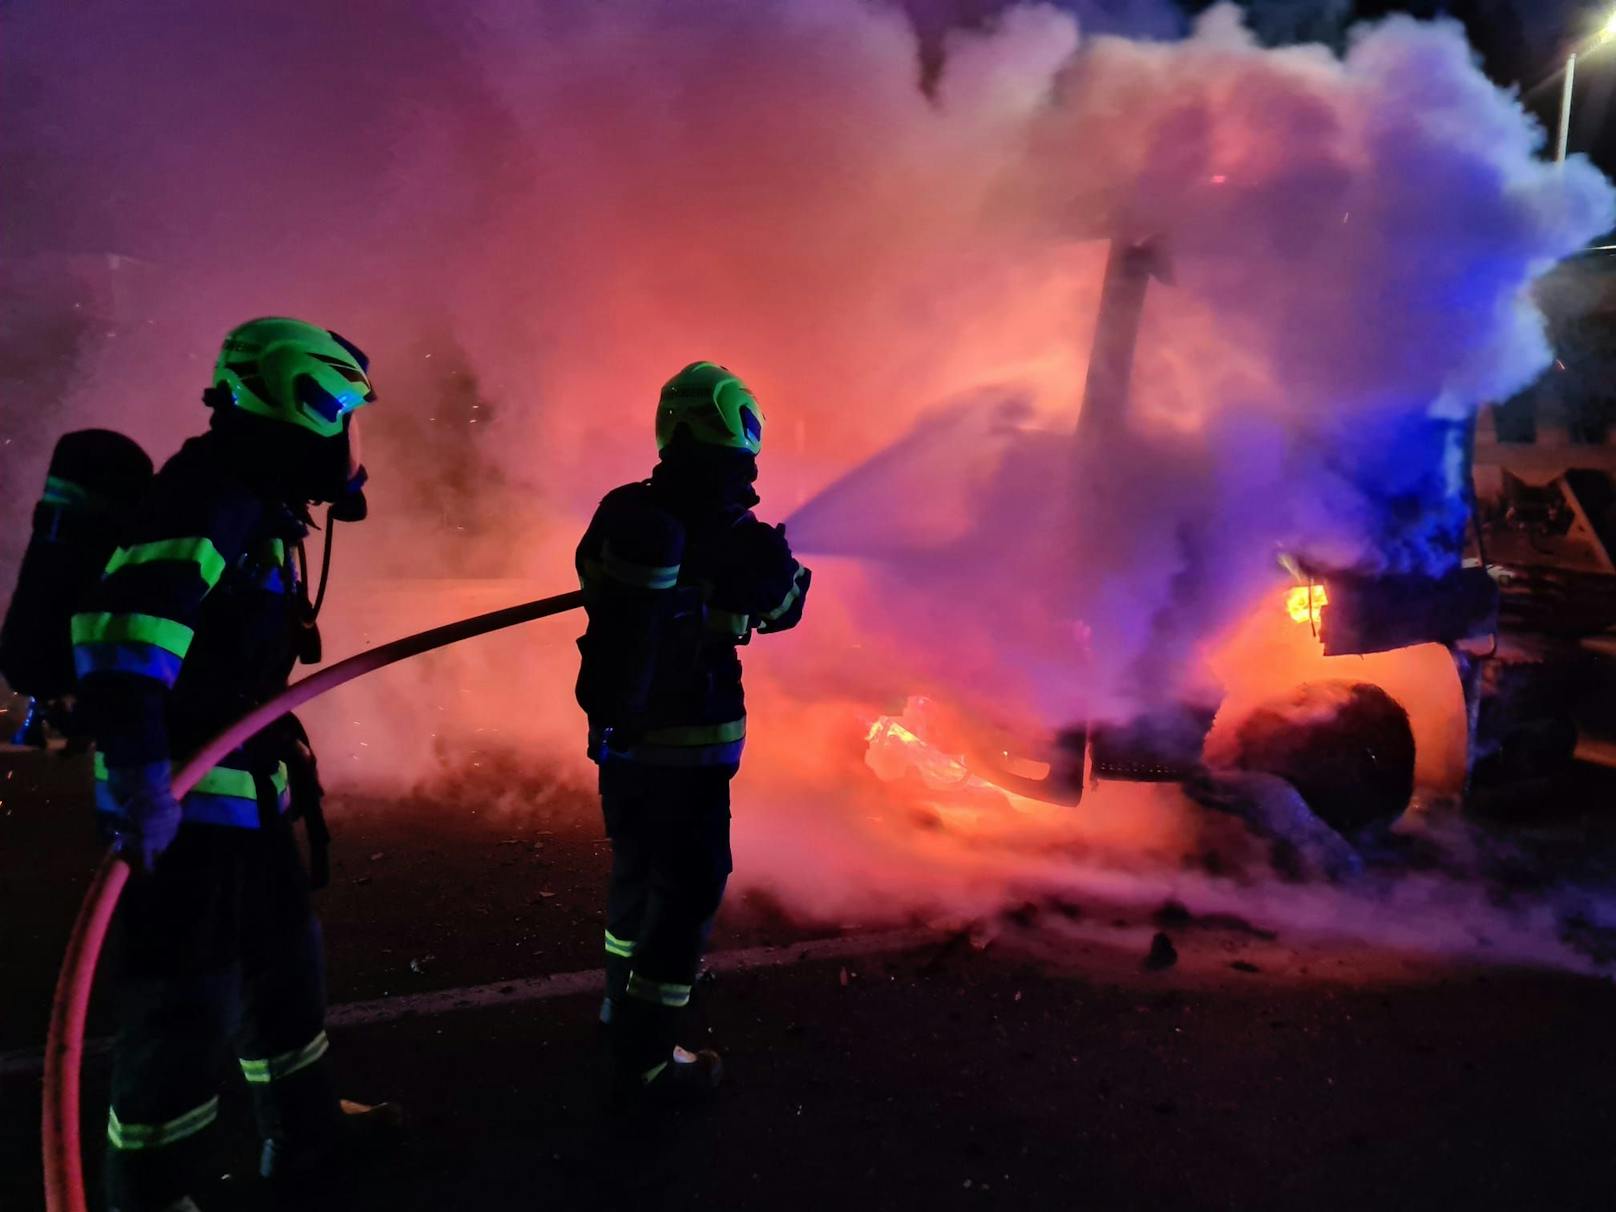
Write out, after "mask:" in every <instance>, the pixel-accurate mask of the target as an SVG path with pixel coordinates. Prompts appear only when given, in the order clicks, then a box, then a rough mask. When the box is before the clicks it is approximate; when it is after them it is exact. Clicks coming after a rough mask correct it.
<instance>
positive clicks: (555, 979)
mask: <svg viewBox="0 0 1616 1212" xmlns="http://www.w3.org/2000/svg"><path fill="white" fill-rule="evenodd" d="M938 938H939V936H938V934H937V932H936V931H933V930H889V931H885V932H883V933H880V934H850V935H844V936H842V937H839V938H822V939H810V940H808V941H807V942H802V943H788V944H786V945H784V946H780V947H747V948H744V949H742V950H740V951H719V952H716V953H714V954H712V955H709V956H708V957H707V958H706V960H705V961H703V962H704V966H705V967H707V968H709V969H711V970H712V971H714V972H744V971H747V970H748V969H753V968H784V967H786V966H788V965H790V964H801V963H809V962H811V961H813V960H826V959H855V958H858V957H859V956H865V955H880V954H883V953H888V952H895V951H911V950H913V949H914V948H916V947H920V946H924V945H925V944H926V943H929V942H936V941H938ZM604 982H605V976H604V975H603V973H602V972H601V970H600V969H598V968H592V969H590V970H588V971H586V972H557V973H555V974H553V975H551V976H534V977H528V978H526V979H523V980H512V981H495V982H493V983H492V984H488V985H468V986H466V987H464V988H460V989H438V990H435V991H433V992H429V993H406V994H403V995H401V996H399V997H383V998H377V999H376V1000H375V1001H368V1002H348V1003H347V1004H346V1005H341V1006H333V1007H331V1009H330V1010H329V1011H327V1012H326V1018H325V1021H326V1026H327V1027H338V1028H346V1027H361V1026H369V1025H371V1024H374V1023H391V1022H396V1021H397V1020H399V1019H401V1018H423V1017H430V1016H431V1015H434V1014H453V1013H455V1012H456V1011H459V1010H486V1009H488V1008H489V1007H492V1006H517V1005H521V1004H523V1003H526V1002H541V1001H546V1000H548V999H550V998H555V997H575V996H578V995H580V994H585V993H599V992H600V991H601V990H602V988H603V986H604ZM111 1048H112V1040H111V1039H110V1038H107V1037H105V1036H102V1037H100V1038H97V1039H90V1040H85V1041H84V1055H85V1056H86V1057H92V1056H101V1055H104V1054H105V1053H107V1052H108V1051H110V1050H111ZM44 1068H45V1061H44V1054H43V1053H42V1052H40V1051H38V1050H36V1049H27V1048H23V1049H18V1050H16V1051H13V1052H0V1078H7V1077H37V1076H39V1075H40V1074H41V1073H42V1072H43V1071H44Z"/></svg>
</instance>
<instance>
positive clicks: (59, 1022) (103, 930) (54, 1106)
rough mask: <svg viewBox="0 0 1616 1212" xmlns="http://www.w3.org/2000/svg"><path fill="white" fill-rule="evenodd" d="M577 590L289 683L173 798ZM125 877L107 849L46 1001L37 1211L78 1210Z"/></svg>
mask: <svg viewBox="0 0 1616 1212" xmlns="http://www.w3.org/2000/svg"><path fill="white" fill-rule="evenodd" d="M583 601H584V598H583V594H582V593H581V592H579V591H576V590H575V591H574V592H572V593H562V594H557V595H555V596H554V597H548V598H541V599H539V600H538V601H536V602H525V603H523V604H522V605H520V606H510V607H507V608H506V609H504V610H495V611H491V612H490V613H488V614H480V615H477V616H475V617H473V618H469V619H462V620H460V621H459V622H456V623H448V624H446V625H444V626H442V627H434V628H432V629H431V630H430V631H423V632H420V633H418V634H416V635H411V636H405V637H404V638H403V639H400V640H394V641H393V642H392V643H390V644H383V645H382V646H381V647H379V648H372V649H370V650H369V651H368V652H361V653H358V654H356V655H354V656H351V657H348V658H347V659H346V660H343V661H338V662H337V663H336V664H334V665H328V666H326V667H325V668H324V669H321V670H319V671H318V672H315V673H311V674H310V675H309V676H308V677H306V678H303V679H302V680H301V681H298V682H294V683H293V684H292V685H290V686H288V687H287V688H286V689H285V690H283V691H282V692H281V693H280V694H278V695H276V696H275V697H274V698H272V699H270V700H269V701H268V702H267V703H265V704H263V705H262V706H261V707H258V708H255V709H254V710H253V711H250V712H248V713H247V714H246V715H245V716H243V717H242V718H241V719H240V720H238V721H236V723H234V724H232V725H231V726H230V727H229V728H227V729H225V730H224V731H223V732H221V733H220V734H219V735H218V736H217V737H215V738H214V739H213V740H211V741H209V742H208V743H207V744H206V745H204V746H203V747H202V748H201V749H200V750H198V751H197V752H196V754H195V755H193V756H192V758H191V759H190V760H189V761H188V762H186V763H185V765H183V766H182V767H180V769H179V771H178V772H177V773H176V774H175V775H174V795H175V798H177V799H178V798H184V796H185V795H186V793H187V792H189V791H190V790H191V789H192V788H193V787H195V786H196V784H197V781H198V780H199V779H201V777H202V776H203V775H204V774H206V773H207V772H208V771H209V770H211V769H212V768H213V767H214V766H215V765H217V764H218V762H219V761H220V759H222V758H223V757H225V756H226V755H227V754H229V753H230V752H231V751H232V750H234V749H235V748H237V747H238V746H239V745H241V744H242V743H243V742H244V741H246V740H247V739H248V738H250V737H252V736H254V735H255V734H256V733H258V732H259V731H260V730H261V729H263V728H264V727H265V726H266V725H268V724H271V723H273V722H274V721H275V720H277V719H279V718H280V717H281V716H283V715H285V714H286V713H287V712H288V711H294V710H296V709H297V708H298V707H301V706H302V705H303V704H304V703H307V702H309V701H310V700H311V699H315V698H318V697H319V696H320V695H322V694H324V693H325V692H326V691H328V690H335V689H336V688H337V687H338V686H341V685H342V684H343V683H345V682H351V681H353V679H355V678H357V677H363V676H364V675H365V674H367V673H372V672H374V671H375V670H378V669H381V668H383V667H384V666H387V665H392V664H395V663H397V662H399V661H403V660H407V659H409V658H410V657H413V656H419V655H420V654H421V653H423V652H431V651H432V650H433V649H437V648H444V647H447V646H448V645H450V644H457V643H459V642H460V641H461V640H469V639H472V638H473V637H475V636H480V635H487V634H488V633H489V632H491V631H500V630H502V629H504V628H506V627H515V626H517V625H518V624H521V623H529V622H532V621H533V620H535V619H543V618H548V617H549V616H551V615H556V614H564V613H566V612H567V611H569V610H575V609H576V608H578V607H579V606H582V605H583ZM128 879H129V864H128V862H127V861H125V860H124V858H123V857H122V856H121V855H120V854H119V853H118V851H117V849H116V848H113V849H112V850H110V851H108V853H107V855H106V857H105V858H103V859H102V860H101V865H100V867H99V868H97V870H96V873H95V878H94V880H93V881H92V882H91V884H90V890H89V891H88V892H87V893H85V896H84V903H83V904H82V905H81V906H80V907H79V914H78V918H77V919H76V920H75V921H74V923H73V933H72V935H71V936H70V937H69V938H68V943H67V953H66V955H65V956H64V957H63V959H62V970H61V973H60V975H59V976H58V977H57V981H56V996H55V1000H54V1001H53V1002H52V1003H51V1017H50V1030H49V1033H48V1035H47V1036H46V1041H45V1090H44V1116H43V1124H42V1129H43V1131H42V1144H43V1151H44V1162H45V1206H46V1208H47V1209H48V1210H49V1212H85V1207H86V1205H85V1201H84V1158H83V1154H82V1151H81V1148H80V1141H79V1070H80V1067H81V1064H82V1062H83V1059H84V1022H85V1018H86V1016H87V1015H88V1012H89V1008H90V988H91V985H92V983H93V981H94V979H95V966H96V962H97V961H98V960H99V959H100V957H101V946H102V944H103V943H104V942H105V941H106V936H107V927H108V926H109V925H110V923H111V921H112V913H113V910H114V909H115V908H117V904H118V897H119V894H121V893H122V892H123V887H124V884H125V883H126V882H127V881H128Z"/></svg>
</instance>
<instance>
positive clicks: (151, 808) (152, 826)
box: [107, 762, 180, 875]
mask: <svg viewBox="0 0 1616 1212" xmlns="http://www.w3.org/2000/svg"><path fill="white" fill-rule="evenodd" d="M170 780H171V775H170V771H169V766H168V763H167V762H151V763H148V764H147V765H144V766H124V767H115V768H113V769H112V770H109V771H108V772H107V784H108V787H109V788H110V790H111V791H112V794H113V797H114V798H115V799H116V800H117V801H118V807H119V809H120V811H121V812H122V815H123V822H122V823H121V824H120V825H119V828H118V848H119V850H120V851H121V852H122V853H123V854H124V856H125V857H126V858H128V859H129V861H130V862H131V863H133V864H135V865H136V866H138V867H139V868H140V869H141V870H142V871H144V872H146V873H147V874H148V875H150V874H151V873H152V872H153V871H154V870H156V867H157V860H158V859H159V858H160V857H161V856H162V853H163V851H165V850H167V849H168V848H169V846H170V845H171V844H172V843H173V841H174V836H175V835H176V834H177V833H179V831H180V802H179V801H178V800H177V799H175V798H174V787H173V784H172V782H171V781H170Z"/></svg>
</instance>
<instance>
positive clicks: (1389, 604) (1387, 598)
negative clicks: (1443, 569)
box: [1319, 568, 1498, 656]
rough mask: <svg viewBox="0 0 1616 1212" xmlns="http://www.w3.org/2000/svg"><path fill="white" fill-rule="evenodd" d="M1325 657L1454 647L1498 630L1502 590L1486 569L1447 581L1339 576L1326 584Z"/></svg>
mask: <svg viewBox="0 0 1616 1212" xmlns="http://www.w3.org/2000/svg"><path fill="white" fill-rule="evenodd" d="M1325 589H1326V592H1327V594H1328V596H1329V604H1328V605H1327V606H1325V607H1324V609H1323V610H1322V611H1321V612H1320V621H1319V637H1320V639H1322V640H1323V641H1324V655H1325V656H1346V655H1353V654H1360V653H1369V652H1390V651H1391V650H1392V649H1394V648H1406V647H1408V646H1409V645H1411V644H1433V643H1434V644H1454V643H1457V642H1458V641H1460V640H1468V639H1476V638H1479V637H1482V636H1488V635H1492V634H1494V633H1496V632H1497V630H1498V586H1497V585H1496V584H1495V583H1494V581H1493V579H1492V577H1491V576H1489V575H1488V574H1487V571H1486V570H1485V569H1482V568H1461V569H1459V570H1457V571H1456V572H1454V573H1451V574H1450V575H1448V576H1445V577H1425V576H1417V575H1411V576H1381V577H1356V576H1351V575H1338V576H1334V577H1328V578H1326V580H1325Z"/></svg>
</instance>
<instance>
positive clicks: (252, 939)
mask: <svg viewBox="0 0 1616 1212" xmlns="http://www.w3.org/2000/svg"><path fill="white" fill-rule="evenodd" d="M374 399H375V392H374V391H373V390H372V388H371V383H370V379H369V374H368V362H367V359H366V358H365V355H364V354H363V353H361V352H360V350H359V349H358V348H357V347H356V346H354V345H353V344H352V343H350V342H349V341H346V340H344V339H343V338H342V337H340V336H338V335H337V334H336V333H333V332H329V331H327V330H326V329H323V328H320V327H318V326H316V325H312V324H306V323H303V322H302V321H299V320H290V319H281V318H266V319H259V320H253V321H250V322H249V323H246V324H243V325H241V326H240V327H239V328H236V329H235V330H234V331H232V332H231V333H230V334H229V336H228V337H227V338H226V339H225V342H224V345H223V349H222V351H221V353H220V355H219V360H218V363H217V365H216V367H215V369H214V374H213V385H212V386H211V387H210V388H208V389H207V390H206V391H205V392H204V393H203V401H204V402H205V403H206V404H207V405H208V406H209V407H210V408H211V409H212V418H211V421H210V425H209V429H208V432H206V433H204V434H202V435H201V436H198V437H195V438H192V439H190V440H189V441H187V442H186V443H185V444H184V445H183V447H182V448H181V449H180V451H179V453H177V454H176V455H175V456H174V457H173V458H172V459H170V460H169V462H168V463H167V465H166V466H164V467H163V469H162V470H161V471H160V472H159V473H158V474H157V477H156V479H155V480H154V481H153V483H152V486H151V488H150V490H149V491H148V493H147V496H146V499H145V500H144V502H143V504H142V506H141V508H140V510H139V512H138V513H137V515H136V516H135V518H134V519H133V521H132V523H131V528H130V530H129V531H128V532H127V535H126V539H125V545H124V546H122V547H120V548H119V549H118V550H117V551H115V552H114V553H113V556H112V558H111V559H110V560H109V561H108V563H107V566H106V571H105V572H104V573H103V575H102V577H101V580H100V582H99V584H98V585H97V586H96V587H95V588H94V590H93V591H92V592H91V595H90V598H89V600H88V602H86V603H85V605H84V609H83V610H82V611H81V612H80V613H78V614H75V615H74V616H73V619H72V638H73V657H74V665H75V671H76V673H77V676H78V681H79V690H80V696H81V699H82V703H83V707H84V710H85V713H86V719H87V722H88V725H89V728H90V730H91V732H92V734H93V736H94V738H95V741H96V744H97V749H98V752H97V755H96V806H97V809H98V812H99V813H100V814H101V815H102V819H103V820H104V822H106V823H107V825H108V827H109V828H110V830H111V831H112V832H113V833H114V834H115V836H116V837H117V839H118V844H119V845H120V846H121V848H122V850H123V853H124V854H125V856H126V857H127V858H128V859H129V860H130V862H131V863H132V864H133V865H134V866H135V868H136V872H135V876H134V878H132V879H131V880H130V882H129V885H128V888H127V890H126V891H125V893H124V896H123V900H122V903H121V905H120V906H119V910H118V920H117V927H116V935H115V937H116V940H117V949H116V956H117V958H116V968H115V973H116V978H117V985H118V989H117V1006H118V1011H117V1012H118V1016H119V1017H118V1035H117V1043H116V1046H115V1049H114V1056H113V1074H112V1098H111V1111H110V1113H109V1116H108V1122H107V1140H108V1146H109V1148H108V1165H107V1181H108V1188H109V1201H108V1202H109V1206H110V1207H111V1208H113V1209H116V1210H118V1212H144V1210H146V1209H153V1208H155V1209H185V1208H191V1207H194V1205H193V1204H191V1203H190V1202H189V1200H190V1197H191V1195H192V1194H194V1193H195V1191H196V1189H197V1185H198V1181H199V1178H200V1174H199V1170H198V1165H199V1163H200V1162H201V1160H202V1159H203V1156H204V1149H205V1148H206V1141H207V1138H208V1136H209V1133H207V1132H206V1131H205V1130H206V1129H207V1128H208V1127H209V1125H210V1124H212V1123H213V1121H214V1119H215V1118H216V1116H217V1114H218V1107H219V1093H218V1092H219V1081H220V1078H221V1076H222V1073H221V1069H222V1068H223V1067H224V1066H225V1065H226V1064H228V1063H229V1055H230V1053H229V1049H230V1047H231V1045H232V1044H233V1045H234V1048H235V1055H236V1059H237V1060H239V1062H240V1065H241V1072H242V1074H243V1076H244V1077H245V1078H246V1083H247V1088H248V1090H249V1092H250V1094H251V1097H252V1101H253V1107H254V1112H255V1115H256V1118H257V1124H258V1128H259V1132H260V1135H261V1136H262V1138H263V1142H264V1143H263V1151H262V1154H261V1158H260V1172H261V1174H262V1175H263V1176H264V1177H265V1178H266V1179H269V1180H271V1181H272V1182H273V1183H277V1184H284V1183H287V1182H291V1181H296V1180H298V1179H299V1178H300V1177H305V1176H309V1175H312V1174H315V1173H318V1172H319V1171H321V1170H322V1169H324V1168H326V1167H327V1165H328V1163H330V1162H332V1161H334V1160H337V1159H338V1158H339V1157H340V1155H341V1154H342V1152H343V1150H344V1148H345V1147H346V1146H347V1145H349V1144H352V1143H353V1138H354V1137H355V1136H371V1135H375V1134H376V1133H377V1132H378V1131H380V1130H381V1129H384V1128H387V1127H394V1126H396V1125H397V1117H398V1113H397V1109H396V1108H393V1107H390V1106H387V1105H385V1104H384V1105H383V1106H382V1107H379V1108H366V1107H361V1106H359V1105H358V1104H344V1103H339V1100H338V1098H337V1096H336V1093H335V1091H334V1090H333V1087H332V1079H331V1074H330V1071H329V1067H328V1061H327V1060H326V1050H327V1047H328V1044H327V1040H326V1034H325V1029H324V1017H325V988H324V958H323V952H322V945H321V938H320V931H319V926H318V923H317V922H316V920H315V918H314V916H313V913H312V911H311V909H310V904H309V888H310V881H309V878H308V876H307V875H306V874H305V872H304V869H303V866H302V862H301V860H300V858H299V855H298V852H297V848H296V842H295V839H294V837H293V834H292V830H291V824H290V821H291V819H292V817H293V816H295V815H296V812H297V811H303V812H308V813H310V814H311V819H310V840H311V843H318V842H320V841H321V840H322V839H321V837H320V836H319V835H320V834H321V833H323V829H318V828H317V827H316V825H317V822H318V815H317V814H318V808H319V795H320V792H319V784H318V780H317V778H315V776H314V768H313V755H312V751H311V750H310V749H309V747H308V744H307V739H306V737H304V736H303V734H302V730H301V728H300V727H299V726H298V725H297V723H296V721H295V720H294V719H293V718H292V717H290V716H287V717H283V718H282V720H281V721H280V723H279V724H277V725H275V726H272V727H271V728H270V729H267V730H266V731H265V732H263V733H260V734H259V735H258V736H257V737H255V738H254V739H253V740H252V741H249V742H248V743H247V744H245V745H244V746H242V747H241V748H240V749H238V750H236V751H235V752H233V753H231V754H230V755H229V756H228V757H226V758H225V759H224V760H223V761H222V762H221V763H220V764H219V765H218V766H216V767H214V768H213V769H212V770H210V771H209V772H208V773H207V774H206V775H204V776H203V778H202V781H201V782H200V783H198V784H197V786H196V789H195V790H194V791H193V792H191V793H190V794H189V795H187V796H186V797H185V799H184V800H183V801H176V800H175V797H174V794H173V791H172V789H171V787H170V777H171V773H172V770H173V768H174V767H176V766H177V765H179V764H180V762H182V761H183V759H184V758H185V757H187V756H188V755H189V754H190V753H192V752H194V751H195V750H196V749H197V748H198V747H200V746H201V745H202V744H203V743H204V742H205V741H207V740H208V739H209V738H210V737H211V736H212V735H213V734H215V733H217V732H218V731H219V729H220V728H221V727H223V726H224V725H225V724H226V723H228V722H229V721H230V720H233V719H236V718H238V717H239V716H241V715H242V714H243V713H245V712H246V711H247V710H249V709H250V708H252V707H254V706H256V705H258V704H260V703H262V702H264V701H265V700H266V699H268V698H269V697H270V696H272V695H274V694H275V693H276V692H277V691H279V690H281V689H282V688H284V687H285V686H286V684H287V680H288V677H289V675H290V672H291V670H292V667H293V665H294V664H295V662H296V660H297V659H298V658H299V656H301V657H303V658H304V659H318V653H317V645H315V644H314V643H313V641H314V639H315V636H316V633H315V632H314V631H313V623H312V614H313V611H312V609H311V608H310V606H309V604H308V603H309V598H308V592H307V586H306V584H305V581H304V576H303V574H302V572H301V570H300V566H301V561H300V560H299V559H295V558H294V556H297V555H300V553H301V542H302V540H303V538H304V536H305V534H306V533H307V531H308V530H309V528H310V526H311V525H312V522H311V519H310V516H309V513H308V507H309V505H310V504H313V503H322V502H324V503H331V505H332V510H331V514H330V515H328V519H327V525H328V526H329V525H331V524H332V521H333V520H334V519H335V518H346V519H348V520H357V519H358V518H360V517H362V516H363V514H364V497H363V484H364V471H363V469H362V468H361V467H360V465H359V461H358V451H359V445H358V419H357V418H356V417H354V416H353V415H352V414H353V412H354V410H355V409H357V408H359V407H360V406H361V405H363V404H366V403H368V402H370V401H371V400H374ZM345 1113H346V1114H345Z"/></svg>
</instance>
